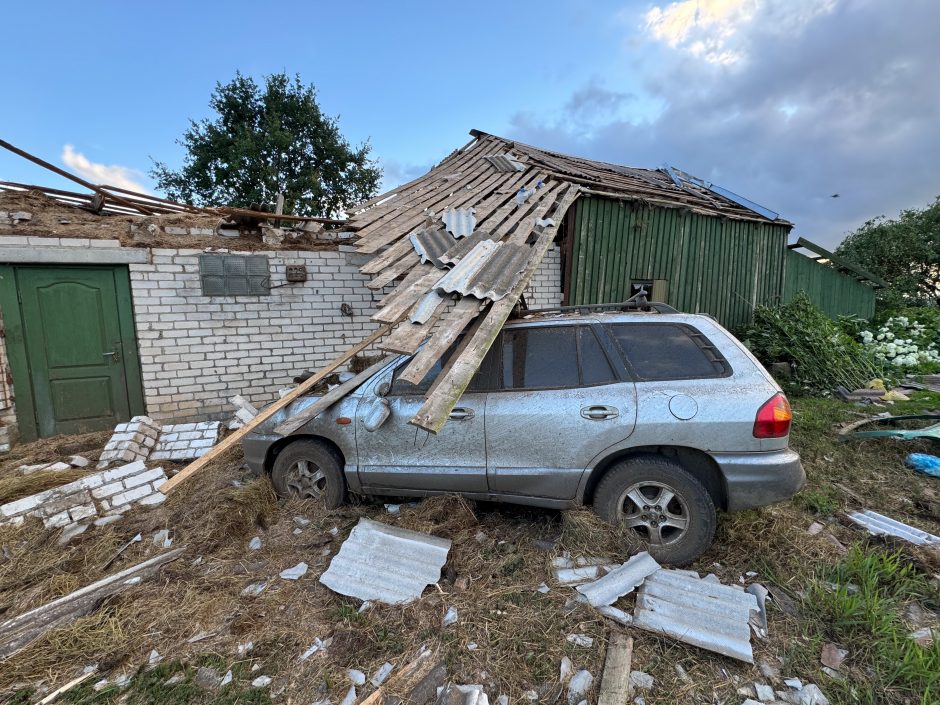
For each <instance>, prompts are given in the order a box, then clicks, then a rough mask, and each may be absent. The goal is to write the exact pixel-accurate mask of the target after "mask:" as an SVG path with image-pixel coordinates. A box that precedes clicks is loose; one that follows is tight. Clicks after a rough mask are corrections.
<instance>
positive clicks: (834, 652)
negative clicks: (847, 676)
mask: <svg viewBox="0 0 940 705" xmlns="http://www.w3.org/2000/svg"><path fill="white" fill-rule="evenodd" d="M848 655H849V652H848V651H846V650H845V649H840V648H839V647H838V646H837V645H836V644H833V643H832V642H831V641H830V642H826V643H825V644H823V647H822V653H821V654H820V656H819V661H820V663H822V665H823V666H829V668H831V669H833V670H836V671H838V670H839V667H840V666H841V665H842V662H843V661H845V659H846V657H847V656H848Z"/></svg>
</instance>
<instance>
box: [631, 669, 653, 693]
mask: <svg viewBox="0 0 940 705" xmlns="http://www.w3.org/2000/svg"><path fill="white" fill-rule="evenodd" d="M655 682H656V681H655V679H654V678H653V676H651V675H650V674H649V673H644V672H643V671H631V672H630V684H631V685H632V686H633V687H634V688H639V689H640V690H652V689H653V685H654V684H655Z"/></svg>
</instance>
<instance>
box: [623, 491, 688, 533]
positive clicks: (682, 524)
mask: <svg viewBox="0 0 940 705" xmlns="http://www.w3.org/2000/svg"><path fill="white" fill-rule="evenodd" d="M617 506H618V508H619V511H620V518H621V521H622V523H623V526H624V527H626V528H629V529H632V530H633V531H635V532H636V533H637V535H639V536H640V538H642V539H643V540H645V541H648V542H649V544H650V545H651V546H666V545H669V544H673V543H677V542H678V541H681V540H682V537H683V536H684V535H685V533H686V531H687V530H688V528H689V507H688V505H687V504H686V502H685V501H684V500H683V499H682V496H681V495H680V494H678V493H677V492H676V490H675V489H673V488H672V487H670V486H669V485H667V484H665V483H662V482H656V481H654V480H643V481H641V482H637V483H635V484H633V485H630V486H629V487H627V489H626V490H625V491H624V492H623V493H622V494H621V496H620V501H619V502H618V504H617Z"/></svg>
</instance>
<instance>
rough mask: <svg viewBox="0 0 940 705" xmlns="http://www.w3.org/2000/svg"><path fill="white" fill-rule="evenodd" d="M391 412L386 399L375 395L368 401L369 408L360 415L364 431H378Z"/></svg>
mask: <svg viewBox="0 0 940 705" xmlns="http://www.w3.org/2000/svg"><path fill="white" fill-rule="evenodd" d="M391 414H392V411H391V409H389V406H388V399H384V398H382V397H376V398H375V399H374V400H372V401H371V402H369V408H368V409H366V411H365V413H364V414H363V415H362V425H363V427H364V428H365V429H366V431H369V432H372V431H378V430H379V429H380V428H381V427H382V424H384V423H385V422H386V421H387V420H388V417H389V416H391Z"/></svg>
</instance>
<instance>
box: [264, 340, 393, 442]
mask: <svg viewBox="0 0 940 705" xmlns="http://www.w3.org/2000/svg"><path fill="white" fill-rule="evenodd" d="M388 361H389V358H388V357H387V356H386V357H383V358H382V359H381V360H379V361H378V362H376V363H375V364H374V365H371V366H369V367H368V368H366V369H364V370H363V371H362V372H360V373H359V374H357V375H356V376H355V377H353V378H352V379H349V380H346V381H345V382H343V383H342V384H341V385H339V386H337V387H334V388H333V389H331V390H330V391H328V392H327V393H326V394H324V395H323V396H322V397H320V398H319V399H317V401H315V402H314V403H313V404H311V405H310V406H308V407H307V408H306V409H303V410H302V411H300V412H298V413H296V414H294V415H293V416H290V417H288V418H287V420H285V421H284V422H283V423H281V424H279V425H277V426H275V427H274V432H275V433H279V434H280V435H282V436H289V435H290V434H292V433H293V432H294V431H296V430H297V429H298V428H300V427H301V426H303V425H304V424H305V423H307V422H308V421H310V419H313V418H315V417H317V416H318V415H320V414H321V413H323V412H324V411H326V410H327V409H329V408H330V407H331V406H333V404H335V403H336V402H338V401H339V400H340V399H342V398H343V397H345V396H346V395H348V394H350V393H352V392H353V391H355V390H356V388H357V387H358V386H359V385H360V384H363V383H365V382H366V381H368V379H369V378H370V377H371V376H372V375H374V374H375V373H376V372H378V371H379V370H381V369H382V368H383V367H385V365H386V364H388Z"/></svg>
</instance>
